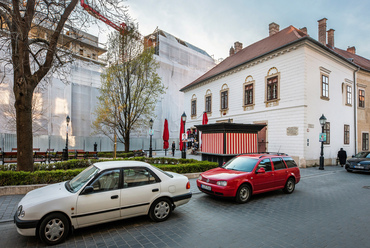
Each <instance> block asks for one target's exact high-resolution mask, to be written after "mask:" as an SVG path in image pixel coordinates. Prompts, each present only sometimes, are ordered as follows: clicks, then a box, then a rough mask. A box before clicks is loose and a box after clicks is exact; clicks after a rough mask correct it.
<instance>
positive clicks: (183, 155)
mask: <svg viewBox="0 0 370 248" xmlns="http://www.w3.org/2000/svg"><path fill="white" fill-rule="evenodd" d="M181 120H182V121H183V122H184V134H185V122H186V114H185V111H184V113H183V114H182V115H181ZM185 145H186V143H185V142H183V144H182V153H181V158H186V151H185Z"/></svg>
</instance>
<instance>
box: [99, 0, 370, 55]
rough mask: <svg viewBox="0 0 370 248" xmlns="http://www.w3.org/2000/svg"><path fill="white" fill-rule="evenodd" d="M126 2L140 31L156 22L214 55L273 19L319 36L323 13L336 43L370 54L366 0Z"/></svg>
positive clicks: (260, 35) (263, 32)
mask: <svg viewBox="0 0 370 248" xmlns="http://www.w3.org/2000/svg"><path fill="white" fill-rule="evenodd" d="M125 3H126V5H127V6H128V13H129V14H130V16H131V17H132V18H133V19H134V20H135V21H136V22H137V23H138V25H139V31H140V32H141V34H142V35H148V34H150V33H152V32H153V31H154V30H155V29H156V27H158V28H160V29H162V30H164V31H166V32H168V33H170V34H172V35H174V36H176V37H177V38H179V39H182V40H184V41H186V42H189V43H191V44H193V45H195V46H197V47H199V48H201V49H203V50H205V51H206V52H207V53H208V54H209V55H211V56H214V58H215V59H220V58H223V59H225V58H226V57H228V56H229V50H230V47H231V46H233V45H234V42H236V41H239V42H241V43H243V47H247V46H249V45H251V44H253V43H255V42H257V41H259V40H261V39H264V38H266V37H267V36H268V34H269V29H268V26H269V24H270V23H272V22H275V23H277V24H278V25H280V30H282V29H284V28H286V27H288V26H290V25H292V26H294V27H296V28H302V27H306V28H307V29H308V34H309V35H310V36H311V37H312V38H314V39H316V40H317V36H318V22H317V21H318V20H320V19H322V18H327V19H328V20H327V30H329V29H334V30H335V32H334V45H335V47H338V48H341V49H344V50H345V49H347V47H349V46H355V47H356V53H357V54H358V55H360V56H363V57H365V58H367V59H370V12H369V10H370V1H369V0H358V1H348V0H347V1H345V0H336V1H334V0H320V1H319V0H311V1H301V0H295V1H291V0H280V1H276V0H275V1H273V0H259V1H256V0H126V2H125ZM103 36H104V35H103ZM102 41H104V37H103V39H102Z"/></svg>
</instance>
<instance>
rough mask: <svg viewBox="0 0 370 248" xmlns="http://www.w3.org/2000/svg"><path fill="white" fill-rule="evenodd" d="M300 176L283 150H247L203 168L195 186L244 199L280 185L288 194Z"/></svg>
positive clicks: (240, 200) (246, 199) (225, 195)
mask: <svg viewBox="0 0 370 248" xmlns="http://www.w3.org/2000/svg"><path fill="white" fill-rule="evenodd" d="M300 179H301V174H300V171H299V168H298V166H297V164H296V163H295V162H294V160H293V159H292V158H291V157H289V156H288V155H286V154H281V153H276V154H246V155H239V156H237V157H235V158H233V159H231V160H230V161H228V162H227V163H226V164H224V165H223V166H222V167H219V168H215V169H212V170H208V171H206V172H203V173H202V174H200V176H199V178H198V180H197V186H198V188H199V190H200V191H202V192H204V193H207V194H210V195H215V196H221V197H234V198H235V200H236V201H237V202H239V203H245V202H247V201H248V200H249V198H250V196H251V195H254V194H259V193H264V192H267V191H273V190H278V189H282V190H283V191H284V192H285V193H287V194H291V193H293V191H294V189H295V185H296V184H297V183H298V182H299V180H300Z"/></svg>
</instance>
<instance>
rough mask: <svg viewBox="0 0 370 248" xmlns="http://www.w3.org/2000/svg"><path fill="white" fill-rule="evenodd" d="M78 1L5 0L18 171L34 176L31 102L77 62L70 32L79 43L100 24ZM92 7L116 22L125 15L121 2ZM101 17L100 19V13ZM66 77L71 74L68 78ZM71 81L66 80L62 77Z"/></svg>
mask: <svg viewBox="0 0 370 248" xmlns="http://www.w3.org/2000/svg"><path fill="white" fill-rule="evenodd" d="M78 2H79V0H37V1H36V0H27V1H26V0H24V1H20V0H0V17H1V25H2V27H4V29H2V31H1V32H2V33H1V34H2V35H1V37H0V48H1V50H2V51H6V52H7V56H4V57H2V58H3V59H2V61H1V71H3V72H8V73H12V74H13V81H14V82H13V92H14V97H15V104H14V106H15V110H16V130H17V148H18V150H17V151H18V155H17V161H18V162H17V164H18V166H17V169H18V170H25V171H32V170H33V158H32V155H33V153H32V144H33V137H32V97H33V93H34V90H35V88H36V87H37V86H38V85H39V83H40V82H41V81H42V80H43V79H45V78H47V77H50V76H51V75H53V74H54V75H55V74H56V73H58V72H61V74H59V75H63V70H64V69H65V68H66V64H68V63H71V62H73V58H74V57H73V49H72V48H71V47H70V46H69V45H68V44H70V43H73V40H71V39H63V37H65V35H64V29H65V28H66V27H68V29H70V30H71V31H72V32H74V34H76V35H75V36H74V38H75V39H79V38H81V37H80V36H79V35H78V34H79V33H78V30H77V29H76V28H75V27H78V28H79V29H84V28H86V27H87V26H88V23H89V21H95V22H97V19H94V18H92V17H91V16H89V15H88V13H87V12H86V11H84V10H83V9H82V8H81V7H79V6H78V5H77V4H78ZM89 2H90V5H91V6H94V7H95V8H99V9H100V13H101V14H102V15H104V16H105V17H107V18H108V19H109V18H111V19H113V20H115V19H117V18H118V17H121V20H122V18H123V17H124V16H125V13H126V9H125V8H123V6H122V4H121V3H122V1H119V0H92V1H89ZM95 16H96V14H95ZM64 75H66V74H64ZM62 79H64V80H68V77H67V76H65V77H64V78H62Z"/></svg>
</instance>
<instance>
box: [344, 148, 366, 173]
mask: <svg viewBox="0 0 370 248" xmlns="http://www.w3.org/2000/svg"><path fill="white" fill-rule="evenodd" d="M345 168H346V170H347V171H348V172H352V171H362V172H370V152H359V153H357V154H356V155H355V156H353V157H352V158H350V159H347V162H346V165H345Z"/></svg>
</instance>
